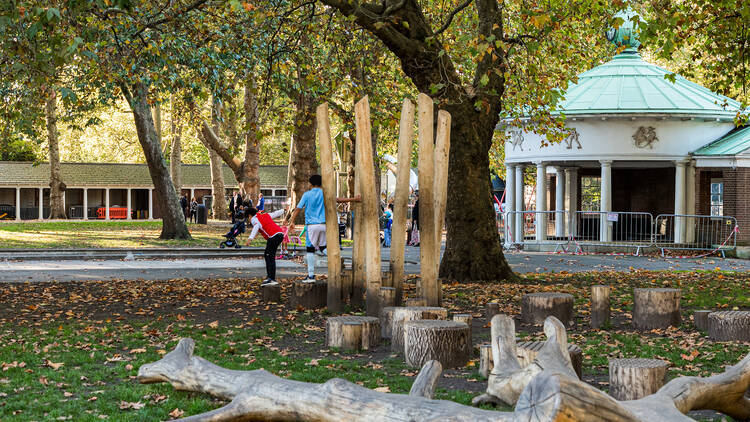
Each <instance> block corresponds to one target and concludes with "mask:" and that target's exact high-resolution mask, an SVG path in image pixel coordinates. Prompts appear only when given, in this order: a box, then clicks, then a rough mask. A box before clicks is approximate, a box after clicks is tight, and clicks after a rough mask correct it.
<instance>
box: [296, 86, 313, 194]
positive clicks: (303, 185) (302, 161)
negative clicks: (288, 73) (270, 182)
mask: <svg viewBox="0 0 750 422" xmlns="http://www.w3.org/2000/svg"><path fill="white" fill-rule="evenodd" d="M296 107H297V108H296V112H295V116H294V134H293V137H294V140H293V146H292V148H293V150H292V191H294V195H295V197H296V198H297V201H298V202H299V200H300V198H302V194H303V193H305V191H307V190H309V189H310V182H309V179H310V176H312V175H313V174H315V173H316V172H317V171H318V165H317V163H316V162H315V129H316V128H315V118H314V117H315V107H314V105H313V102H312V101H311V99H310V98H309V97H307V96H306V95H305V94H299V95H298V96H297V105H296Z"/></svg>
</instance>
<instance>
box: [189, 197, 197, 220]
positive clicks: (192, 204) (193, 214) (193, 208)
mask: <svg viewBox="0 0 750 422" xmlns="http://www.w3.org/2000/svg"><path fill="white" fill-rule="evenodd" d="M194 218H195V222H196V223H197V222H198V201H196V200H195V197H193V200H192V201H190V222H191V223H192V222H193V219H194Z"/></svg>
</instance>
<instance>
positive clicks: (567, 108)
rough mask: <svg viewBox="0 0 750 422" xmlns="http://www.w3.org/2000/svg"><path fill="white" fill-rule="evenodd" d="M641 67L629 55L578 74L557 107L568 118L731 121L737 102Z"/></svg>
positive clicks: (648, 65)
mask: <svg viewBox="0 0 750 422" xmlns="http://www.w3.org/2000/svg"><path fill="white" fill-rule="evenodd" d="M669 74H671V72H669V71H668V70H666V69H663V68H661V67H659V66H656V65H653V64H651V63H648V62H645V61H643V60H642V59H641V57H640V56H639V55H638V54H637V53H634V52H631V51H627V52H625V53H622V54H618V55H617V56H615V57H614V58H613V59H612V60H610V61H609V62H607V63H604V64H603V65H601V66H597V67H595V68H593V69H591V70H589V71H587V72H584V73H582V74H580V75H578V82H577V83H576V84H571V85H570V87H569V88H568V90H567V91H566V92H565V99H564V100H563V101H562V102H561V103H560V105H559V108H560V110H561V111H562V112H564V113H565V115H567V116H573V115H580V114H619V113H633V114H679V115H690V116H705V117H712V118H724V119H733V118H734V117H735V115H736V114H737V111H738V110H739V108H740V103H738V102H737V101H735V100H733V99H731V98H728V97H725V96H723V95H720V94H717V93H715V92H712V91H711V90H710V89H708V88H705V87H703V86H700V85H698V84H696V83H693V82H690V81H688V80H687V79H685V78H683V77H682V76H680V75H675V80H674V82H671V81H669V80H668V79H666V78H665V75H669Z"/></svg>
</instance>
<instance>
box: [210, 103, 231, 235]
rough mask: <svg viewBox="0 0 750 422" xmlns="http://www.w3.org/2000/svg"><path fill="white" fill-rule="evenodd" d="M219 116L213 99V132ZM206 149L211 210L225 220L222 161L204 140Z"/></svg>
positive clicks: (216, 104)
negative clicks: (209, 168)
mask: <svg viewBox="0 0 750 422" xmlns="http://www.w3.org/2000/svg"><path fill="white" fill-rule="evenodd" d="M220 116H221V110H220V108H219V103H218V102H217V101H216V100H215V99H214V101H213V102H212V107H211V121H212V123H213V127H214V132H215V133H220V132H219V120H220ZM204 144H205V145H206V149H207V150H208V158H209V160H210V161H209V162H210V167H211V194H212V195H213V201H212V202H211V212H212V214H213V216H214V218H215V219H217V220H226V219H227V218H229V215H228V214H229V210H228V208H227V207H228V205H227V199H226V197H225V192H226V189H225V188H224V172H223V169H222V167H223V163H222V161H221V157H220V156H219V153H217V152H216V151H215V150H214V149H213V148H211V146H210V144H209V143H208V142H205V139H204Z"/></svg>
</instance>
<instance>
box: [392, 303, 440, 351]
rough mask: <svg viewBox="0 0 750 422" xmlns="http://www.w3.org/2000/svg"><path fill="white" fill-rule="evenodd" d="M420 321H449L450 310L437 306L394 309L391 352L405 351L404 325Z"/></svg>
mask: <svg viewBox="0 0 750 422" xmlns="http://www.w3.org/2000/svg"><path fill="white" fill-rule="evenodd" d="M419 319H443V320H444V319H448V310H447V309H445V308H440V307H437V306H413V307H405V308H401V307H399V308H394V310H393V316H392V318H391V351H393V352H397V353H402V352H403V351H404V323H405V322H406V321H416V320H419Z"/></svg>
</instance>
